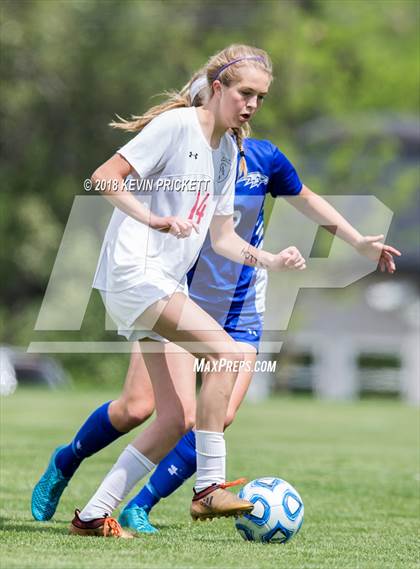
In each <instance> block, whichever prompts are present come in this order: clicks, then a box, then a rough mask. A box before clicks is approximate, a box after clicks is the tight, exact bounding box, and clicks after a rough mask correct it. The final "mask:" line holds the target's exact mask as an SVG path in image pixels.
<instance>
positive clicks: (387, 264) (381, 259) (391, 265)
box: [356, 235, 401, 274]
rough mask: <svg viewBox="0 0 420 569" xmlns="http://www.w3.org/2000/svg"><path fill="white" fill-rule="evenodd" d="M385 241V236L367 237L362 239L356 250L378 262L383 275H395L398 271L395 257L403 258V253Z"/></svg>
mask: <svg viewBox="0 0 420 569" xmlns="http://www.w3.org/2000/svg"><path fill="white" fill-rule="evenodd" d="M383 239H384V236H383V235H366V236H364V237H362V238H361V240H360V241H359V243H358V244H357V246H356V248H357V250H358V251H359V253H360V254H361V255H364V256H365V257H367V258H368V259H371V260H372V261H376V262H377V263H378V266H379V268H380V270H381V271H382V272H383V273H384V272H388V273H391V274H393V273H395V270H396V267H395V261H394V257H401V252H400V251H398V249H395V247H391V245H385V244H384V243H382V241H383Z"/></svg>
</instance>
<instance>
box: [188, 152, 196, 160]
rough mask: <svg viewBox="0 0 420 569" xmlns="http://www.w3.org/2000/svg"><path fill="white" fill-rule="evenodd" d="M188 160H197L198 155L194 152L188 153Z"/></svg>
mask: <svg viewBox="0 0 420 569" xmlns="http://www.w3.org/2000/svg"><path fill="white" fill-rule="evenodd" d="M188 158H195V159H196V160H197V158H198V154H197V153H196V152H190V153H189V154H188Z"/></svg>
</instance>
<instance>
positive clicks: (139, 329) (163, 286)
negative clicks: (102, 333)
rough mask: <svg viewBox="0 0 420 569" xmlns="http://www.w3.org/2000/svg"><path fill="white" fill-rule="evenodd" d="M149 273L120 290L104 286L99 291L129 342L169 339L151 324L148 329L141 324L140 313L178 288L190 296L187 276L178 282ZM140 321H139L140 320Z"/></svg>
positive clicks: (109, 312) (119, 329)
mask: <svg viewBox="0 0 420 569" xmlns="http://www.w3.org/2000/svg"><path fill="white" fill-rule="evenodd" d="M148 277H149V278H148V280H147V281H145V280H144V281H143V282H141V283H139V284H137V285H135V286H133V287H131V288H128V289H126V290H123V291H120V292H109V291H104V290H100V291H99V292H100V293H101V296H102V300H103V302H104V304H105V308H106V310H107V312H108V314H109V316H110V317H111V318H112V320H113V321H114V323H115V324H116V326H117V331H118V334H119V335H120V336H124V337H125V338H127V340H129V341H130V342H134V341H135V340H141V339H144V338H150V339H152V340H158V341H160V342H169V340H167V339H166V338H163V337H162V336H160V335H159V334H156V333H155V332H153V330H151V329H150V328H149V329H148V327H147V326H144V325H142V324H141V315H142V314H143V312H144V311H145V310H146V309H147V308H149V306H151V305H152V304H154V303H155V302H157V301H158V300H161V299H162V298H165V297H168V299H169V298H170V297H171V296H172V295H173V294H174V293H175V292H182V293H183V294H185V295H186V296H188V284H187V279H186V278H184V280H183V281H182V282H181V283H178V282H176V281H175V280H174V279H171V278H169V277H166V276H164V275H162V274H161V273H156V272H154V273H153V278H152V277H151V275H150V274H149V275H148ZM145 278H146V275H145ZM137 321H140V324H139V322H137ZM136 322H137V324H136Z"/></svg>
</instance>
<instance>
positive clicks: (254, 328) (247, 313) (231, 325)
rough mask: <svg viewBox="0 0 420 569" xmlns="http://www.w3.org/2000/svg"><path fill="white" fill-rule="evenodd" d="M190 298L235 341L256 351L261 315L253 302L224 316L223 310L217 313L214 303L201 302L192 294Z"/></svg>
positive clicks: (258, 342) (259, 336)
mask: <svg viewBox="0 0 420 569" xmlns="http://www.w3.org/2000/svg"><path fill="white" fill-rule="evenodd" d="M191 298H192V300H194V302H196V303H197V304H198V305H199V306H201V308H202V309H203V310H205V311H206V312H207V313H208V314H210V316H212V318H214V319H215V320H216V322H218V324H220V326H221V327H222V328H223V329H224V330H225V331H226V332H227V333H228V334H229V336H230V337H231V338H233V339H234V340H235V342H245V343H246V344H250V345H251V346H253V347H254V348H255V349H256V351H257V353H258V349H259V345H260V341H261V336H262V332H263V315H262V314H259V313H258V312H256V310H255V305H254V304H252V305H251V306H249V307H247V306H242V310H241V311H240V312H239V311H238V310H235V313H232V312H229V313H228V315H227V316H226V313H225V312H220V313H218V312H217V310H215V305H214V304H213V305H210V304H207V303H205V302H201V301H199V300H198V299H195V298H194V297H193V296H192V295H191ZM238 312H239V313H238Z"/></svg>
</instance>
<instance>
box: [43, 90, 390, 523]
mask: <svg viewBox="0 0 420 569" xmlns="http://www.w3.org/2000/svg"><path fill="white" fill-rule="evenodd" d="M194 89H195V90H196V93H194ZM199 92H200V81H199V80H197V81H196V82H195V84H193V85H192V86H191V99H192V100H193V99H194V98H195V96H196V95H198V94H199ZM244 153H245V157H246V163H247V174H246V175H242V176H238V178H237V181H236V188H235V202H234V209H235V217H236V231H237V232H238V233H239V235H241V237H242V238H244V240H246V241H247V242H250V243H251V244H252V245H254V246H255V247H259V246H261V244H262V239H263V233H264V231H263V229H264V228H263V219H264V217H263V215H264V201H265V197H266V195H267V194H270V195H272V196H273V197H279V196H296V195H298V194H299V195H300V196H301V198H302V201H301V203H300V205H299V203H298V202H296V203H295V205H296V206H297V207H302V210H303V211H304V213H305V214H306V215H309V216H310V217H312V218H313V219H314V220H316V221H317V223H320V224H323V225H326V226H335V227H337V235H339V236H340V237H341V238H343V239H345V240H346V241H348V242H349V243H351V244H352V245H354V246H355V247H357V248H358V250H359V251H360V252H361V253H362V254H365V255H367V256H370V257H372V258H375V256H376V258H377V259H379V265H380V268H381V269H382V270H388V271H389V272H391V273H392V272H394V270H395V264H394V261H393V255H399V252H398V251H397V250H395V249H393V248H392V247H389V246H387V245H383V244H382V243H381V242H380V239H381V236H375V237H362V236H361V235H360V234H359V233H358V232H357V231H356V230H355V229H354V228H353V227H352V226H351V225H350V224H349V223H348V222H347V221H346V220H345V219H344V218H343V217H342V216H341V215H340V214H339V213H338V212H337V211H336V210H335V209H334V208H333V207H331V206H330V205H329V204H328V203H327V202H326V201H325V200H323V198H321V197H320V196H317V195H316V194H314V193H313V192H311V190H309V189H308V188H306V187H305V186H304V185H303V184H302V182H301V180H300V179H299V176H298V174H297V173H296V170H295V168H294V167H293V165H292V164H291V163H290V161H289V160H288V159H287V158H286V156H285V155H284V154H282V153H281V152H280V150H279V149H278V148H276V147H275V146H274V145H273V144H272V143H271V142H268V141H258V140H255V139H251V138H248V139H246V140H245V141H244ZM265 288H266V274H265V272H264V271H263V270H260V269H254V268H249V267H247V266H241V265H239V264H236V263H233V262H230V261H228V260H226V259H224V258H222V257H221V256H219V255H217V254H216V253H214V251H213V250H212V248H211V244H210V240H209V239H207V240H206V241H205V243H204V246H203V248H202V251H201V254H200V257H199V259H198V261H197V263H196V265H195V267H194V268H193V270H192V271H191V272H190V274H189V294H190V296H191V298H193V300H194V301H195V302H196V303H197V304H199V305H200V306H202V308H204V310H206V311H208V312H209V313H210V314H211V315H212V316H213V318H214V319H215V320H216V321H217V322H219V324H221V325H222V326H223V327H224V329H225V330H226V332H227V333H228V334H229V335H230V336H231V337H232V338H233V339H234V340H235V341H236V342H238V343H240V345H241V349H242V351H243V353H244V354H245V358H246V362H247V363H249V364H250V365H249V370H250V371H248V368H246V369H244V370H243V371H241V372H240V373H239V375H238V378H237V380H236V383H235V386H234V389H233V392H232V394H231V398H230V401H229V405H228V412H227V416H226V420H225V428H226V427H227V426H228V425H229V424H230V423H231V422H232V420H233V418H234V416H235V414H236V411H237V409H238V407H239V405H240V404H241V402H242V400H243V398H244V396H245V394H246V391H247V389H248V386H249V384H250V381H251V379H252V371H251V370H252V367H253V364H254V362H255V360H256V356H257V351H258V344H259V341H260V338H261V333H262V319H263V311H264V297H265ZM175 359H176V354H175V355H174V359H173V360H172V361H171V360H170V359H168V366H173V367H174V369H175V368H176V362H175ZM191 374H192V377H191V381H194V377H193V370H191ZM153 410H154V397H153V391H152V388H151V382H150V378H149V375H148V371H147V368H146V366H145V363H144V360H143V357H142V355H141V353H139V351H138V350H136V349H135V350H134V351H133V354H132V357H131V362H130V367H129V370H128V374H127V378H126V382H125V386H124V390H123V393H122V394H121V396H120V397H119V398H118V399H117V400H114V401H112V402H107V403H104V404H103V405H102V406H100V407H99V408H98V409H97V410H96V411H94V412H93V413H92V415H91V416H90V417H89V418H88V419H87V421H86V422H85V423H84V425H83V426H82V427H81V429H80V430H79V431H78V433H77V434H76V436H75V437H74V439H73V440H72V442H71V443H70V444H68V445H66V446H62V447H58V449H56V451H55V452H54V454H53V456H52V457H51V461H50V464H49V466H48V468H47V470H46V472H45V474H44V476H43V477H42V479H41V480H40V482H39V483H38V484H37V486H36V487H35V490H34V493H33V499H32V513H33V515H34V517H35V519H37V520H48V519H50V518H51V517H52V516H53V514H54V512H55V510H56V507H57V505H58V502H59V499H60V496H61V494H62V492H63V490H64V489H65V487H66V486H67V484H68V482H69V481H70V479H71V477H72V476H73V474H74V473H75V471H76V469H77V468H78V467H79V465H80V464H81V462H82V461H83V460H84V459H85V458H87V457H89V456H91V455H93V454H95V453H96V452H98V451H99V450H101V449H102V448H104V447H105V446H107V445H108V444H110V443H111V442H113V441H114V440H116V439H117V438H118V437H120V436H122V435H123V434H124V433H127V432H129V431H130V430H131V429H133V428H134V427H136V426H138V425H140V424H142V423H143V422H144V421H145V420H146V419H147V418H148V417H149V416H150V415H151V414H152V413H153ZM195 470H196V447H195V436H194V431H190V432H189V433H187V434H186V435H185V436H184V437H183V438H182V439H181V440H180V441H179V442H178V444H177V445H176V447H175V448H174V449H173V450H172V451H171V452H170V453H169V454H168V455H167V456H166V457H165V458H164V459H163V460H162V461H161V462H160V463H159V465H158V466H157V468H156V470H155V471H154V473H153V474H152V476H151V478H150V481H149V483H148V484H147V485H146V486H145V487H144V488H143V489H142V490H141V492H140V493H139V494H138V495H137V496H135V497H134V498H133V499H132V500H131V501H130V502H129V503H128V504H127V505H126V507H125V508H124V509H123V511H122V513H121V515H120V523H121V524H122V525H124V526H126V527H129V528H131V529H132V530H134V531H137V532H155V531H156V529H155V528H153V526H152V525H151V524H150V522H149V520H148V513H149V512H150V510H151V508H152V507H153V506H154V505H155V504H156V503H157V502H158V501H159V500H160V499H161V498H162V497H165V496H168V495H169V494H171V493H172V492H174V491H175V490H176V489H177V488H178V487H179V486H180V485H181V484H182V483H183V482H184V481H185V480H186V479H188V478H189V477H190V476H191V475H192V474H193V473H194V472H195Z"/></svg>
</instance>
